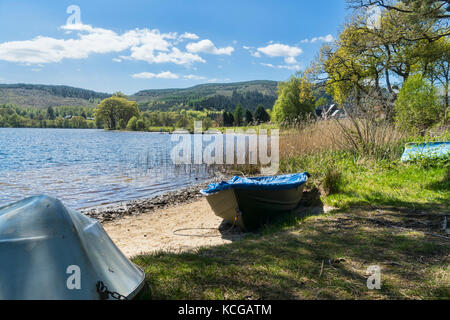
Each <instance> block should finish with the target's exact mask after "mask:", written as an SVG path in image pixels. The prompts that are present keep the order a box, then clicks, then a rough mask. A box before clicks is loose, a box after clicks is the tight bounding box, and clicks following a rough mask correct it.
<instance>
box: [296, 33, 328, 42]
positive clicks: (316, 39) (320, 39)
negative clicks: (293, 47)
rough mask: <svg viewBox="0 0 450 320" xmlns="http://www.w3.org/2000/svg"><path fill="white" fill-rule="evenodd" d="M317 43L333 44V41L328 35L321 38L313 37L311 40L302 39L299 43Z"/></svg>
mask: <svg viewBox="0 0 450 320" xmlns="http://www.w3.org/2000/svg"><path fill="white" fill-rule="evenodd" d="M318 41H322V42H333V41H334V37H333V36H332V35H331V34H329V35H326V36H323V37H314V38H312V39H304V40H302V41H300V42H301V43H315V42H318Z"/></svg>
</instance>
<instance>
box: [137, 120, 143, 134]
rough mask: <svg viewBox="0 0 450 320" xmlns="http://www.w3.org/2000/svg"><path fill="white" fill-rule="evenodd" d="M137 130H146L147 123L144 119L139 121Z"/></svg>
mask: <svg viewBox="0 0 450 320" xmlns="http://www.w3.org/2000/svg"><path fill="white" fill-rule="evenodd" d="M136 130H138V131H143V130H145V122H144V120H142V119H138V120H137V121H136Z"/></svg>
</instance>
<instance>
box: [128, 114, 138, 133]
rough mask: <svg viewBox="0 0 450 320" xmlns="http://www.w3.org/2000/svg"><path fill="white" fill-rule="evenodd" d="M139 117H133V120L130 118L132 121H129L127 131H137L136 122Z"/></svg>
mask: <svg viewBox="0 0 450 320" xmlns="http://www.w3.org/2000/svg"><path fill="white" fill-rule="evenodd" d="M137 120H138V119H137V117H136V116H132V117H131V118H130V120H129V121H128V124H127V129H128V130H133V131H135V130H136V122H137Z"/></svg>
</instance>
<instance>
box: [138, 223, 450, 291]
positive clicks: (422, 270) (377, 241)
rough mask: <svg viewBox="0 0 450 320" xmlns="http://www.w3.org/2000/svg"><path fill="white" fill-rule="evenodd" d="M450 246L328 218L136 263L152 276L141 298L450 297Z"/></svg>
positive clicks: (414, 236)
mask: <svg viewBox="0 0 450 320" xmlns="http://www.w3.org/2000/svg"><path fill="white" fill-rule="evenodd" d="M449 249H450V245H449V244H448V243H444V242H439V241H436V240H435V239H432V238H427V237H423V236H421V235H418V234H416V233H401V232H400V233H395V234H393V232H392V230H391V229H389V228H378V227H373V226H372V225H370V224H367V225H366V224H362V223H356V222H354V221H351V219H349V218H348V217H346V216H339V217H336V216H335V217H333V218H330V217H328V216H323V217H309V218H306V219H304V220H302V221H301V222H300V223H298V224H296V225H292V226H290V227H289V228H285V229H284V231H282V232H276V233H272V234H269V235H266V236H263V235H260V236H258V237H256V236H253V237H250V238H249V239H246V240H242V241H239V242H235V243H232V244H229V245H222V246H217V247H212V248H205V249H200V250H198V251H197V252H193V253H182V254H173V253H159V254H153V255H147V256H141V257H137V258H135V259H134V262H136V263H137V264H139V265H140V266H142V267H143V268H144V270H145V272H146V275H147V284H148V288H147V290H146V291H145V292H143V293H142V294H141V296H140V297H139V298H141V299H145V298H152V299H402V298H410V299H412V298H421V299H434V298H449V297H450V295H449V285H450V282H449V279H450V277H449V276H450V270H449V264H448V261H446V260H445V259H448V251H449ZM419 259H420V262H418V261H419ZM322 263H323V267H322ZM370 265H379V266H380V267H381V270H382V289H381V290H379V291H378V290H376V291H371V290H368V289H367V287H366V281H367V280H366V278H367V274H366V272H367V268H368V267H369V266H370Z"/></svg>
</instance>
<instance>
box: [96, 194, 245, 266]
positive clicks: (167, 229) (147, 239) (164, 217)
mask: <svg viewBox="0 0 450 320" xmlns="http://www.w3.org/2000/svg"><path fill="white" fill-rule="evenodd" d="M221 223H222V219H221V218H219V217H217V216H216V215H214V213H213V211H212V210H211V208H210V207H209V204H208V202H207V201H206V199H201V200H198V201H195V202H192V203H187V204H181V205H178V206H175V207H169V208H166V209H158V210H155V211H151V212H147V213H143V214H139V215H133V216H125V217H123V218H121V219H119V220H114V221H111V222H104V223H103V227H104V229H105V230H106V232H107V233H108V235H109V236H110V237H111V239H112V240H113V241H114V243H115V244H116V245H117V246H118V247H119V248H120V250H122V252H123V253H124V254H125V255H126V256H128V257H132V256H136V255H139V254H143V253H151V252H155V251H170V252H181V251H187V250H192V249H196V248H199V247H203V246H214V245H219V244H224V243H230V242H232V241H234V240H238V239H240V238H242V236H243V235H242V234H241V233H238V232H233V233H231V232H226V230H225V231H224V232H222V233H221V232H219V226H221ZM185 228H192V229H189V230H181V231H178V232H176V233H174V232H175V231H176V230H178V229H185ZM196 228H206V229H196ZM209 228H212V229H209ZM226 228H227V226H222V227H221V229H226ZM196 235H197V236H196ZM198 235H203V236H198Z"/></svg>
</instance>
